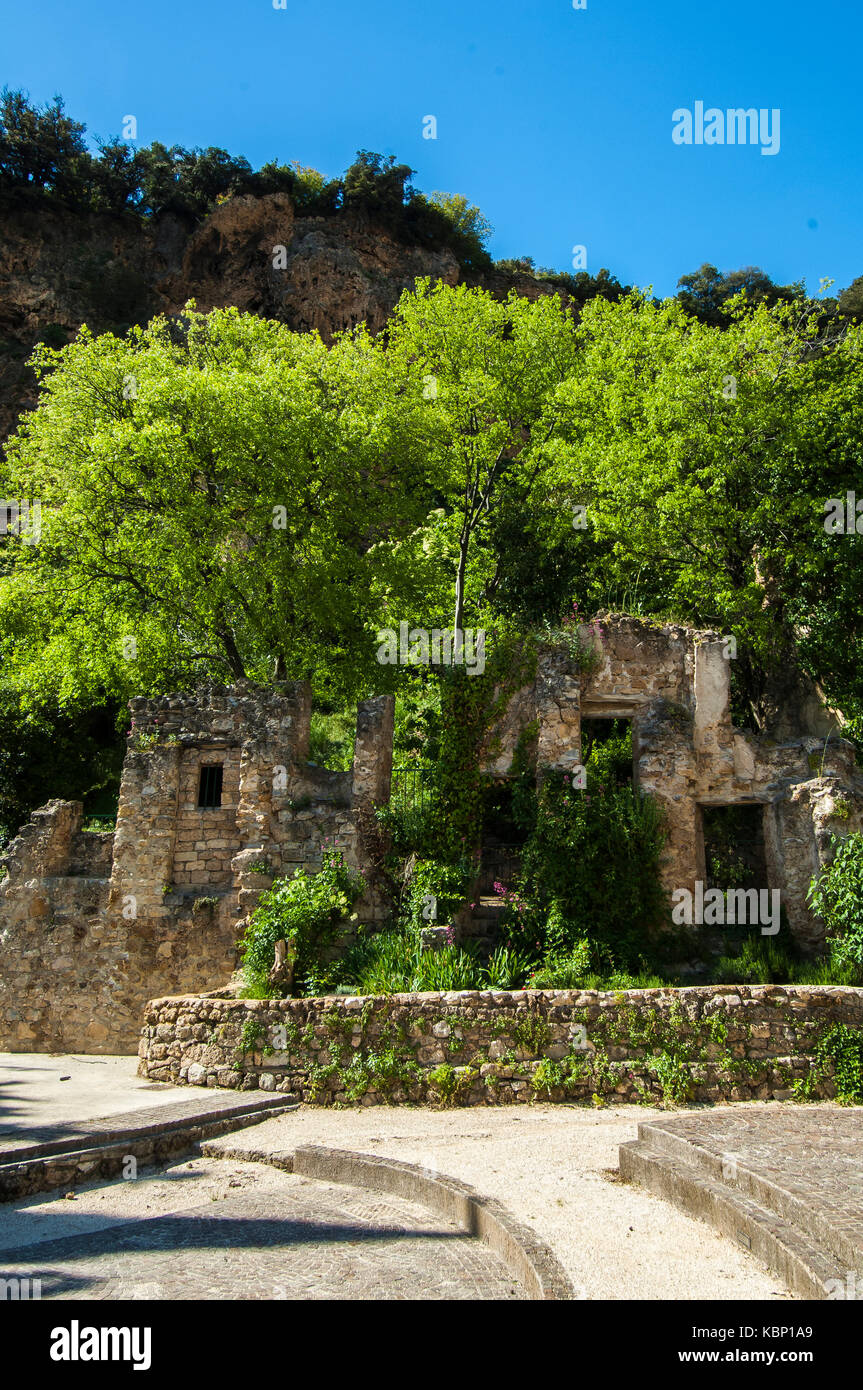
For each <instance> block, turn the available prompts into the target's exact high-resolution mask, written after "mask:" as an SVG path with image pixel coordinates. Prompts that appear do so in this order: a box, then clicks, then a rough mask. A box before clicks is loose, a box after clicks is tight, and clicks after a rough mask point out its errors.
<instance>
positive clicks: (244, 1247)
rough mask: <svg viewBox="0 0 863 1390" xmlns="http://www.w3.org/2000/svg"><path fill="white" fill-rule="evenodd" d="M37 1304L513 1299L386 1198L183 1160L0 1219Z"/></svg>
mask: <svg viewBox="0 0 863 1390" xmlns="http://www.w3.org/2000/svg"><path fill="white" fill-rule="evenodd" d="M0 1276H2V1277H5V1278H9V1277H10V1276H17V1277H19V1278H31V1279H39V1280H41V1296H42V1298H43V1299H59V1300H72V1299H86V1300H89V1299H140V1298H150V1299H161V1300H170V1299H205V1300H216V1299H241V1300H248V1299H268V1300H270V1299H273V1300H281V1299H304V1300H309V1299H312V1300H327V1299H351V1300H353V1299H373V1300H375V1301H378V1302H380V1301H384V1300H387V1301H390V1300H409V1299H423V1300H438V1299H446V1300H448V1301H449V1300H465V1299H483V1300H488V1299H521V1298H524V1296H525V1295H524V1291H523V1290H522V1289H521V1287H520V1286H519V1285H518V1284H517V1283H516V1282H515V1281H514V1280H513V1279H512V1278H511V1277H510V1275H509V1274H508V1272H507V1270H506V1268H505V1266H504V1265H503V1263H502V1262H501V1261H500V1260H499V1259H498V1257H497V1256H496V1255H495V1254H494V1253H493V1252H492V1251H491V1250H489V1249H488V1247H487V1246H485V1245H483V1244H482V1242H480V1241H478V1240H474V1239H473V1238H471V1237H470V1236H468V1235H466V1234H465V1232H463V1231H461V1230H460V1229H459V1228H458V1227H457V1226H455V1225H453V1224H450V1223H449V1222H447V1221H446V1220H444V1219H443V1218H442V1217H440V1216H438V1215H432V1214H430V1213H429V1212H428V1211H427V1210H426V1209H425V1208H423V1207H419V1206H415V1205H414V1204H413V1203H410V1202H405V1201H402V1200H400V1199H399V1198H397V1197H390V1196H387V1197H385V1198H384V1197H380V1196H378V1195H377V1194H375V1193H370V1192H364V1191H362V1190H361V1189H358V1188H351V1187H341V1186H336V1185H334V1184H330V1183H322V1182H313V1181H310V1180H308V1179H305V1178H299V1177H295V1176H293V1175H291V1174H285V1173H280V1172H277V1171H276V1170H274V1169H272V1168H268V1167H266V1166H263V1165H260V1164H246V1163H240V1164H238V1163H228V1162H224V1161H219V1160H208V1159H196V1160H194V1161H192V1162H188V1161H185V1162H183V1163H179V1164H174V1165H171V1166H170V1167H168V1168H166V1169H165V1171H164V1172H163V1173H161V1174H155V1175H151V1176H149V1177H141V1178H139V1179H138V1180H136V1181H135V1182H126V1183H122V1182H121V1183H112V1184H107V1185H104V1186H101V1187H100V1186H96V1185H93V1186H91V1187H88V1188H85V1189H78V1191H77V1193H76V1197H75V1201H74V1203H73V1202H71V1201H67V1200H65V1199H64V1198H62V1197H60V1198H53V1199H52V1198H49V1199H48V1200H45V1199H42V1198H31V1199H30V1200H29V1201H27V1202H21V1203H17V1204H15V1206H14V1208H12V1209H5V1210H4V1211H3V1212H2V1215H0Z"/></svg>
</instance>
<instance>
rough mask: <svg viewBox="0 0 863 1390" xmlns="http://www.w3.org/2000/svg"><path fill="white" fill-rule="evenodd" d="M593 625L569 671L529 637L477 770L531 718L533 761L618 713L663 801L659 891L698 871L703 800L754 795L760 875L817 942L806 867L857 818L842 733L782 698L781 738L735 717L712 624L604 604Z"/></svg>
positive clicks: (575, 758) (723, 802)
mask: <svg viewBox="0 0 863 1390" xmlns="http://www.w3.org/2000/svg"><path fill="white" fill-rule="evenodd" d="M594 629H595V635H594V636H593V637H591V634H590V631H589V630H588V629H582V640H583V642H584V643H585V645H588V644H591V643H592V645H593V648H594V651H595V653H596V656H595V659H594V661H595V664H593V663H586V666H587V667H589V669H585V670H584V671H583V672H581V673H580V672H579V671H577V670H576V669H575V667H574V665H573V663H572V661H571V660H570V659H569V658H568V656H567V654H566V653H565V652H563V651H561V650H560V649H559V648H546V649H544V650H542V651H541V653H540V657H539V661H538V665H537V674H536V679H535V681H534V683H533V685H532V686H528V687H526V688H525V689H523V690H520V691H518V692H516V694H515V695H514V696H513V698H512V699H511V700H510V702H509V704H508V706H507V709H506V711H505V713H504V716H503V718H502V720H501V722H500V724H499V725H498V726H497V728H496V729H495V730H494V731H493V743H492V749H493V751H492V752H491V753H490V754H489V757H488V759H487V761H486V764H485V769H486V771H488V772H489V773H493V774H495V775H497V776H505V775H506V774H507V773H508V772H509V771H510V770H511V768H512V762H513V756H514V753H515V750H516V747H517V745H518V740H519V737H520V735H521V734H522V732H523V731H524V730H525V729H526V728H527V727H528V726H529V725H531V724H532V722H533V721H535V722H536V724H537V726H538V733H537V739H536V755H535V756H536V764H537V769H538V772H539V773H540V775H541V771H542V769H543V768H557V769H571V768H573V767H574V766H576V765H578V764H579V763H580V762H581V721H582V719H583V718H584V719H587V718H609V719H611V718H620V717H623V718H630V719H631V720H632V726H633V752H634V758H633V762H634V767H633V781H634V784H635V785H636V786H637V787H640V788H641V790H643V791H645V792H649V793H650V794H651V795H652V796H654V797H655V798H656V799H657V800H658V801H659V802H660V804H661V805H662V807H663V810H664V812H665V819H666V829H667V836H668V838H667V842H666V845H665V850H664V854H663V860H662V877H663V884H664V887H665V888H666V891H667V892H668V893H669V894H670V893H672V892H673V891H674V890H675V889H679V888H686V889H688V890H689V891H690V892H694V888H695V883H696V881H698V880H701V881H702V882H703V881H704V879H705V877H706V874H705V855H704V832H703V820H702V813H703V808H705V807H710V806H727V805H739V806H745V805H757V806H761V807H762V808H763V823H764V840H765V853H766V860H767V875H768V883H769V886H770V887H771V888H773V887H775V888H778V889H779V890H780V893H781V902H782V905H783V906H784V907H785V910H786V912H787V915H788V921H789V926H790V928H791V931H792V932H793V933H794V935H795V937H796V938H797V940H798V941H799V943H800V944H801V946H802V947H803V948H804V949H806V950H815V949H817V948H819V947H820V946H822V945H823V941H824V926H823V923H822V922H821V921H820V919H819V918H817V917H816V916H815V915H814V914H813V913H812V912H811V911H810V909H809V907H808V904H807V893H808V889H809V884H810V882H811V879H812V876H813V875H814V874H816V873H818V872H819V871H820V870H821V869H822V868H824V867H825V866H826V865H827V864H829V863H830V862H831V859H832V854H833V849H832V844H831V836H832V835H833V834H836V835H840V836H844V835H847V834H850V833H852V832H854V831H857V830H860V829H861V828H863V774H861V772H860V769H859V768H857V767H856V764H855V758H854V749H853V746H852V745H851V744H850V743H848V742H847V741H845V740H842V739H841V738H838V739H837V738H836V737H835V735H834V736H833V737H832V739H827V741H826V745H825V735H826V734H827V733H828V731H829V728H830V721H829V718H827V717H826V716H825V711H824V710H823V709H820V708H819V707H817V706H816V705H814V704H812V703H807V704H806V706H805V708H804V707H802V706H801V709H800V710H799V711H797V712H796V713H797V719H796V725H797V728H798V730H799V736H798V737H796V738H794V739H788V740H787V741H782V742H777V741H774V740H773V739H771V738H767V737H762V736H757V735H754V734H751V733H748V732H744V731H741V730H739V729H736V728H735V727H734V726H733V724H732V722H731V672H730V665H729V659H728V657H727V656H726V654H725V653H726V643H725V641H724V639H723V638H722V637H720V636H719V635H718V634H717V633H715V632H699V631H695V630H693V629H691V628H686V627H682V626H675V625H667V626H664V627H660V626H657V625H655V624H653V623H649V622H645V621H643V620H641V619H638V618H627V617H616V616H612V617H608V618H605V619H604V620H602V621H598V622H597V623H596V624H594ZM793 715H794V712H793V711H789V712H788V720H789V722H791V723H794V722H795V720H794V718H793Z"/></svg>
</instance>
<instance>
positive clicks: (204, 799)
mask: <svg viewBox="0 0 863 1390" xmlns="http://www.w3.org/2000/svg"><path fill="white" fill-rule="evenodd" d="M223 771H224V769H223V767H222V764H221V763H204V764H203V765H202V767H201V780H200V782H199V783H198V809H199V810H202V811H212V810H216V809H218V807H220V806H221V804H222V775H223Z"/></svg>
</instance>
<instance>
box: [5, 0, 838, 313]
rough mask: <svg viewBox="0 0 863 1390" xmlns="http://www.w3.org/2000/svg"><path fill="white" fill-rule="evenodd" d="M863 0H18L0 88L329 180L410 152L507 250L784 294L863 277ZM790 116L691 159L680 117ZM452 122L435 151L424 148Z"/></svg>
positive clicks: (639, 280) (555, 262) (657, 286)
mask: <svg viewBox="0 0 863 1390" xmlns="http://www.w3.org/2000/svg"><path fill="white" fill-rule="evenodd" d="M861 39H863V6H860V5H852V4H850V3H849V0H819V3H818V4H817V5H813V4H811V3H806V4H804V3H803V0H723V3H721V4H719V3H717V4H715V5H705V4H699V3H697V0H587V9H586V10H578V11H576V10H574V9H573V7H572V0H537V2H536V3H534V4H528V3H521V2H520V0H364V3H362V4H359V3H356V0H353V2H352V3H351V2H350V0H287V8H286V9H285V10H275V9H274V8H273V0H147V4H146V5H142V4H132V3H126V2H125V0H78V3H76V4H69V3H68V0H38V3H36V4H30V5H26V6H17V7H15V9H14V10H13V9H12V6H11V4H10V5H9V6H8V7H7V13H6V15H5V16H4V20H3V41H2V54H3V62H2V70H0V80H2V81H4V82H5V83H7V84H8V85H9V86H10V87H24V88H25V89H27V90H29V92H30V95H31V97H32V98H33V99H34V100H36V101H38V102H42V101H44V100H46V99H49V98H50V97H51V96H53V94H54V93H55V92H60V93H62V95H63V96H64V97H65V99H66V105H67V109H68V110H69V112H70V113H71V114H73V115H74V116H76V117H77V118H78V119H80V120H83V121H85V122H86V125H87V128H88V132H89V133H90V135H95V134H98V135H101V136H105V137H107V136H110V135H113V134H119V133H120V131H121V126H122V121H123V117H124V116H126V115H129V114H132V115H134V116H135V117H136V118H137V121H138V142H139V143H140V144H148V143H149V142H150V141H151V140H153V139H158V140H162V141H164V142H165V143H166V144H173V143H177V144H183V145H221V146H223V147H224V148H226V149H228V150H230V151H231V153H232V154H243V155H245V156H246V157H247V158H248V159H249V160H250V161H251V163H252V164H253V165H254V166H255V167H257V166H258V165H260V164H262V163H264V162H265V161H267V160H268V159H272V158H277V159H279V160H280V161H282V162H286V161H288V160H290V159H299V160H300V161H301V162H302V163H304V164H310V165H313V166H315V167H316V168H318V169H321V170H322V171H323V172H324V173H326V174H327V175H330V176H332V175H336V174H340V173H342V172H343V171H344V169H345V168H346V166H347V165H348V164H349V163H350V162H351V160H352V158H353V155H354V152H355V151H356V150H357V149H359V148H365V149H371V150H379V151H381V152H383V153H392V154H395V155H396V156H397V158H398V159H399V160H400V161H404V162H405V163H409V164H411V165H412V166H413V167H414V168H415V169H416V170H417V174H416V176H415V179H414V182H415V184H416V186H417V187H419V188H421V189H423V190H424V191H427V192H428V191H431V190H432V189H444V190H446V191H448V192H458V193H464V194H465V195H466V196H467V197H468V198H469V199H470V200H471V202H474V203H477V204H479V206H480V207H481V208H482V210H483V212H484V213H485V214H486V216H487V217H488V218H489V220H490V221H491V223H492V224H493V226H494V228H495V235H494V239H493V242H492V244H491V248H490V249H491V251H492V254H493V255H494V256H495V257H501V256H517V255H531V256H533V258H534V260H535V261H536V263H537V265H541V266H553V267H555V268H558V269H570V268H571V261H572V248H573V246H574V245H576V244H583V245H585V246H586V247H587V268H588V270H590V271H592V272H595V271H597V270H598V269H599V268H600V266H607V267H608V268H609V269H610V270H611V271H612V272H613V273H614V274H616V275H617V276H618V277H619V278H620V279H621V280H625V281H629V282H633V283H636V284H640V285H648V284H652V285H653V286H654V290H655V292H656V293H659V294H667V293H672V292H673V291H674V288H675V285H676V282H677V279H678V277H679V276H680V275H682V274H684V273H685V272H687V271H690V270H694V269H696V268H697V267H698V266H699V265H700V264H701V263H702V262H703V261H713V262H714V263H715V264H716V265H718V266H719V267H720V268H721V269H734V268H736V267H738V266H741V265H760V266H762V267H763V268H764V269H765V270H766V271H767V272H768V273H769V274H770V275H772V276H773V277H774V279H776V280H778V281H781V282H788V281H792V280H798V279H805V280H806V281H807V284H808V286H809V289H810V291H811V292H813V293H814V292H817V289H818V283H819V280H820V279H821V277H825V276H829V277H832V278H833V279H834V280H835V282H836V288H838V287H842V286H844V285H847V284H848V283H849V282H850V281H851V280H852V279H854V278H855V277H856V276H857V275H861V274H863V245H861V238H860V228H861V223H863V218H861V211H863V155H861V149H863V142H861V140H860V136H859V132H858V128H857V127H858V105H859V102H858V98H857V95H856V91H857V79H856V77H855V73H856V72H857V68H858V59H859V53H860V50H861ZM699 100H702V101H704V103H705V106H707V107H710V106H716V107H719V108H722V109H725V108H728V107H739V106H743V107H756V108H759V109H760V108H762V107H766V108H771V109H772V108H774V107H778V108H779V109H780V111H781V125H780V130H781V147H780V150H779V153H778V154H777V155H775V156H765V155H762V154H761V153H760V150H759V148H758V147H757V146H755V147H750V146H728V145H724V146H718V145H715V146H706V145H702V146H695V145H692V146H678V145H675V144H674V143H673V142H672V139H671V130H672V119H671V116H672V111H673V110H675V108H678V107H689V108H692V107H693V105H694V103H695V102H696V101H699ZM427 115H434V116H435V117H436V118H437V123H438V130H437V134H438V138H437V139H436V140H424V139H423V137H422V129H423V117H424V116H427Z"/></svg>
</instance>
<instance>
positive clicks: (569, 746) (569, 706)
mask: <svg viewBox="0 0 863 1390" xmlns="http://www.w3.org/2000/svg"><path fill="white" fill-rule="evenodd" d="M535 691H536V719H537V726H538V734H537V748H536V768H537V780H540V779H541V778H542V775H543V772H545V771H547V770H548V769H549V768H557V769H560V770H569V769H571V768H574V767H577V766H578V765H579V764H580V763H581V680H580V678H579V677H578V676H573V675H572V674H571V673H570V671H569V655H568V653H567V652H563V651H560V650H559V649H550V650H547V651H544V652H543V653H542V655H541V656H540V660H539V666H538V670H537V675H536V686H535Z"/></svg>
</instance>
